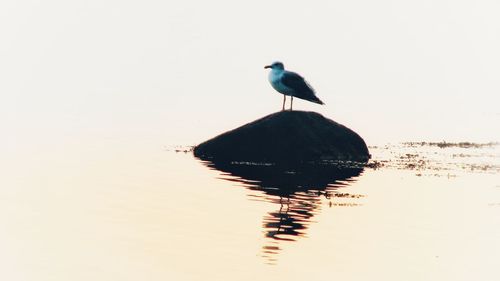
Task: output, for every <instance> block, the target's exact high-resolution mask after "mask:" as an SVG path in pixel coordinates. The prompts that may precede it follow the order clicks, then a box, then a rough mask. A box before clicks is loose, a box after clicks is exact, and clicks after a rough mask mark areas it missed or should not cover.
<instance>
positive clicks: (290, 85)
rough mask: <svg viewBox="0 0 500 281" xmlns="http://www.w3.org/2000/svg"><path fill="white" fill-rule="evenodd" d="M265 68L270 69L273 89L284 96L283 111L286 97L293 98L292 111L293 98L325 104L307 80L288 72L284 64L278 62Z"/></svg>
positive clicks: (270, 80)
mask: <svg viewBox="0 0 500 281" xmlns="http://www.w3.org/2000/svg"><path fill="white" fill-rule="evenodd" d="M264 68H270V69H271V72H269V82H270V83H271V85H272V86H273V88H274V89H275V90H276V91H278V92H280V93H282V94H283V110H285V101H286V96H291V97H292V100H291V102H290V110H292V106H293V97H296V98H299V99H303V100H307V101H310V102H314V103H319V104H324V103H323V102H322V101H321V100H320V99H319V98H318V97H316V95H315V92H314V89H313V88H312V87H311V85H309V84H308V83H307V82H306V80H304V78H303V77H302V76H300V75H298V74H297V73H295V72H291V71H286V70H285V66H284V65H283V63H281V62H279V61H277V62H274V63H273V64H271V65H266V66H265V67H264Z"/></svg>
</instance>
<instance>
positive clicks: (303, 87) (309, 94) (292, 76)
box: [281, 71, 323, 104]
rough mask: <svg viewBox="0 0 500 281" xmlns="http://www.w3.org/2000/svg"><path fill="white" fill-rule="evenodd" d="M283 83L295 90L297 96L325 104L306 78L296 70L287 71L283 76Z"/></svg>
mask: <svg viewBox="0 0 500 281" xmlns="http://www.w3.org/2000/svg"><path fill="white" fill-rule="evenodd" d="M281 83H283V85H285V86H286V87H287V88H290V89H292V90H293V91H294V95H293V96H295V97H297V98H300V99H304V100H308V101H312V102H316V103H320V104H323V102H322V101H321V100H320V99H318V97H316V94H315V91H314V89H313V87H311V85H309V83H307V82H306V80H305V79H304V78H303V77H302V76H300V75H298V74H297V73H295V72H291V71H286V72H285V73H284V74H283V76H282V77H281Z"/></svg>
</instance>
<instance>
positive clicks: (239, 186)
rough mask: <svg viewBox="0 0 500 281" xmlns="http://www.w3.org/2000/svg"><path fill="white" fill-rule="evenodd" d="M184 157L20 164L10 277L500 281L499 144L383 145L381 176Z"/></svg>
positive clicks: (4, 237) (4, 263) (46, 155)
mask: <svg viewBox="0 0 500 281" xmlns="http://www.w3.org/2000/svg"><path fill="white" fill-rule="evenodd" d="M185 149H186V148H184V147H159V146H154V145H143V144H138V145H135V146H134V145H129V144H127V145H124V144H120V143H108V144H102V145H89V146H88V147H82V146H81V145H79V144H73V146H71V145H70V146H66V147H64V148H59V149H54V150H52V151H35V152H33V151H29V152H25V153H24V154H22V153H21V155H16V157H14V156H12V155H11V156H10V158H7V160H9V161H8V162H4V163H8V164H5V165H3V167H2V169H3V171H4V172H5V176H4V177H3V184H2V185H3V186H2V187H1V189H0V192H1V193H0V211H1V212H0V219H1V220H2V225H3V227H2V229H1V230H0V246H1V248H2V252H1V253H0V259H1V270H0V278H1V279H2V280H256V279H258V280H334V279H338V280H499V279H500V269H499V267H498V264H499V263H498V261H499V260H500V242H499V237H500V148H499V145H495V144H493V145H486V146H481V145H467V144H464V145H455V144H452V145H443V144H421V143H404V144H393V145H384V146H377V147H371V148H370V151H371V153H372V155H373V161H372V162H371V165H370V166H369V167H352V166H347V167H346V166H342V167H333V166H331V165H320V166H314V167H312V166H302V167H277V166H274V165H268V164H258V165H257V164H255V163H232V164H230V165H229V164H220V163H218V164H214V163H210V162H204V161H200V160H198V159H196V158H194V157H193V156H192V154H191V153H190V152H186V153H185V152H182V150H185ZM7 157H9V156H7Z"/></svg>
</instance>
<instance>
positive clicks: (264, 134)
mask: <svg viewBox="0 0 500 281" xmlns="http://www.w3.org/2000/svg"><path fill="white" fill-rule="evenodd" d="M194 155H195V156H196V157H199V158H201V159H204V160H212V161H251V162H271V163H283V162H304V161H322V160H352V161H361V162H365V161H368V159H369V158H370V154H369V152H368V148H367V146H366V143H365V141H364V140H363V139H362V138H361V137H360V136H359V135H358V134H356V133H355V132H354V131H352V130H351V129H349V128H347V127H345V126H343V125H341V124H339V123H337V122H335V121H333V120H330V119H327V118H325V117H323V116H322V115H321V114H318V113H316V112H306V111H280V112H277V113H273V114H270V115H268V116H265V117H263V118H261V119H258V120H256V121H253V122H251V123H248V124H246V125H243V126H241V127H239V128H236V129H234V130H232V131H229V132H226V133H223V134H221V135H219V136H217V137H215V138H213V139H210V140H208V141H206V142H204V143H202V144H199V145H198V146H196V147H195V148H194Z"/></svg>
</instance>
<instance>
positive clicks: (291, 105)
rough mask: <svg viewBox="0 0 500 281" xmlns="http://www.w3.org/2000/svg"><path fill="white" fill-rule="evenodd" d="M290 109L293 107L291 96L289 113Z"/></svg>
mask: <svg viewBox="0 0 500 281" xmlns="http://www.w3.org/2000/svg"><path fill="white" fill-rule="evenodd" d="M292 107H293V96H292V100H291V101H290V111H292Z"/></svg>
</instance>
